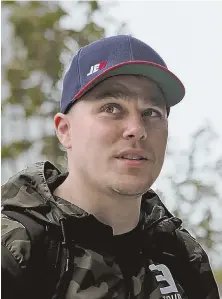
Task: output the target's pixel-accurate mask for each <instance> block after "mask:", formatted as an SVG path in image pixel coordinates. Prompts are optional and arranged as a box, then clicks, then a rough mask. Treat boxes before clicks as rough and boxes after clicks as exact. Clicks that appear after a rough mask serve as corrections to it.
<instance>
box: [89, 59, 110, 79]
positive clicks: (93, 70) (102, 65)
mask: <svg viewBox="0 0 222 299" xmlns="http://www.w3.org/2000/svg"><path fill="white" fill-rule="evenodd" d="M106 65H107V60H105V61H102V62H100V63H97V64H95V65H92V66H91V68H90V71H89V73H88V74H87V76H90V75H92V74H94V73H96V72H98V71H99V70H101V69H104V68H105V67H106Z"/></svg>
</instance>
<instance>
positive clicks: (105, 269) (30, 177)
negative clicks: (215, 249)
mask: <svg viewBox="0 0 222 299" xmlns="http://www.w3.org/2000/svg"><path fill="white" fill-rule="evenodd" d="M64 179H65V177H61V176H60V172H59V171H58V170H57V169H56V168H55V167H54V166H53V165H52V164H51V163H49V162H40V163H37V164H35V165H33V166H31V167H29V168H27V169H25V170H24V171H22V172H20V173H18V174H16V175H15V176H14V177H12V178H11V179H10V180H9V182H8V183H6V184H5V185H4V186H3V188H2V206H3V215H2V245H3V246H4V247H5V248H7V249H8V250H9V252H10V253H11V255H12V257H13V258H14V259H15V260H16V262H17V263H18V264H19V267H20V268H21V269H25V268H26V265H27V263H28V262H29V258H30V254H31V243H30V240H29V237H28V234H27V231H26V229H25V228H24V227H23V226H22V225H21V224H20V223H18V222H16V221H13V220H11V219H10V218H9V217H7V216H4V209H10V207H20V208H25V209H26V212H27V213H30V215H32V216H35V217H37V218H39V219H41V220H43V221H45V222H46V223H50V224H54V225H57V226H60V223H59V219H60V217H61V216H64V215H69V216H71V215H73V216H75V217H78V218H81V217H85V216H87V213H86V212H85V211H83V210H81V209H80V208H78V207H76V206H74V205H73V204H71V203H68V202H67V201H65V200H62V199H60V200H58V201H57V202H56V200H55V199H54V197H53V195H52V191H53V190H54V189H55V188H56V186H58V185H59V184H60V183H61V182H62V181H63V180H64ZM146 196H147V198H144V202H146V204H147V206H148V208H147V211H148V212H147V213H149V214H150V211H151V210H152V209H151V208H150V206H151V205H153V206H156V204H158V205H160V206H162V207H164V206H163V204H162V203H161V202H160V200H159V198H158V197H157V196H156V195H155V193H153V192H149V193H148V194H147V195H146ZM162 210H164V211H165V212H164V213H166V215H167V216H168V217H169V219H168V218H167V219H165V222H162V224H160V225H159V227H158V229H159V231H158V235H160V236H161V238H162V236H163V235H164V234H166V233H167V230H169V228H170V229H175V227H173V226H174V225H176V224H175V223H173V222H172V221H171V222H170V219H171V218H172V217H171V216H172V215H171V214H170V213H169V212H168V211H167V209H166V208H165V207H164V208H162ZM159 213H160V214H161V209H160V210H159ZM170 217H171V218H170ZM155 221H156V219H152V217H151V218H148V221H147V225H148V226H149V225H150V223H151V225H152V224H153V223H154V222H155ZM150 231H152V230H150ZM161 234H162V235H161ZM179 235H180V236H179V237H180V238H181V239H182V241H183V244H184V247H185V250H186V251H187V253H188V258H189V260H190V269H191V270H192V269H194V270H195V271H196V272H198V275H199V277H204V279H203V282H204V285H203V287H205V285H207V283H209V287H208V289H210V292H211V293H210V292H208V293H207V294H206V296H204V297H202V298H200V299H219V295H218V292H217V287H216V284H215V281H214V279H213V276H212V271H211V268H210V265H209V262H208V259H207V256H206V254H205V253H204V251H203V249H202V248H201V246H200V245H199V244H198V243H197V242H196V241H195V240H194V239H193V238H192V237H191V236H190V235H189V234H188V233H187V232H186V231H184V230H181V231H180V232H179ZM161 238H160V239H161ZM3 258H4V257H3ZM74 262H75V267H74V272H73V275H72V279H71V281H70V283H69V287H68V290H67V293H66V297H65V298H66V299H100V298H103V299H112V298H113V299H131V298H132V299H188V297H187V295H186V294H185V292H186V290H185V291H184V290H183V288H182V287H181V285H180V283H179V282H178V279H177V277H174V275H173V274H172V271H171V269H170V267H169V266H167V265H165V264H164V263H160V262H159V263H158V262H156V261H155V262H154V261H153V260H151V259H149V258H147V259H145V260H144V261H143V266H142V267H141V269H140V271H139V272H138V273H137V274H136V276H133V277H132V284H133V294H131V295H130V296H129V297H128V295H127V297H126V287H125V283H124V277H123V274H122V271H121V269H120V267H119V265H118V264H117V263H116V261H115V258H114V257H113V256H110V255H108V254H103V255H102V254H100V253H98V252H95V251H93V250H89V249H86V248H83V247H81V246H77V247H76V248H75V259H74ZM6 271H7V269H6ZM181 271H183V270H181ZM188 275H189V273H188ZM208 277H209V279H208ZM187 280H189V276H188V277H187ZM211 289H212V290H211ZM61 299H62V298H61ZM189 299H190V298H189ZM191 299H193V298H191ZM195 299H199V298H195Z"/></svg>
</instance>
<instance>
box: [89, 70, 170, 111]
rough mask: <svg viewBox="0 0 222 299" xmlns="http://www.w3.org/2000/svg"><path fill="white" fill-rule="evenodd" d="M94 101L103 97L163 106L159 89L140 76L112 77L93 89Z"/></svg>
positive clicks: (150, 81) (162, 98) (163, 102)
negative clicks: (139, 100) (128, 99)
mask: <svg viewBox="0 0 222 299" xmlns="http://www.w3.org/2000/svg"><path fill="white" fill-rule="evenodd" d="M93 94H94V96H95V98H96V99H102V98H103V97H115V96H116V97H118V96H119V97H121V96H123V97H126V98H141V100H144V101H145V102H150V101H152V102H153V103H154V104H157V105H159V106H165V105H166V104H165V101H164V97H163V94H162V92H161V89H160V88H159V87H158V85H157V84H156V83H155V82H153V81H152V80H150V79H149V78H146V77H142V76H132V75H125V76H114V77H111V78H108V79H106V80H104V81H103V82H101V83H99V84H98V85H97V86H96V87H94V89H93Z"/></svg>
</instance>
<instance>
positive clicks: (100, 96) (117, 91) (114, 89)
mask: <svg viewBox="0 0 222 299" xmlns="http://www.w3.org/2000/svg"><path fill="white" fill-rule="evenodd" d="M110 98H113V99H123V100H129V99H133V98H138V94H137V93H134V92H132V91H131V90H129V89H128V88H127V87H125V86H123V85H122V84H115V85H109V86H106V88H103V89H100V90H98V91H97V92H96V94H95V99H97V100H106V99H110ZM143 101H144V103H145V104H152V105H154V106H156V107H160V108H164V107H166V102H165V100H164V97H163V95H162V93H160V94H159V95H156V96H155V95H153V96H152V97H151V98H150V97H149V99H148V98H146V97H144V98H143Z"/></svg>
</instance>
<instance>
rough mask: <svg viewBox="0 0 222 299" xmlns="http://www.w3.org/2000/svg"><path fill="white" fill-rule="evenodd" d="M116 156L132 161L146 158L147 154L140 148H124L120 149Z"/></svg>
mask: <svg viewBox="0 0 222 299" xmlns="http://www.w3.org/2000/svg"><path fill="white" fill-rule="evenodd" d="M116 158H118V159H127V160H132V161H140V160H148V157H147V155H146V154H145V152H144V150H142V149H126V150H123V151H121V152H120V153H119V154H118V155H117V156H116Z"/></svg>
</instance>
